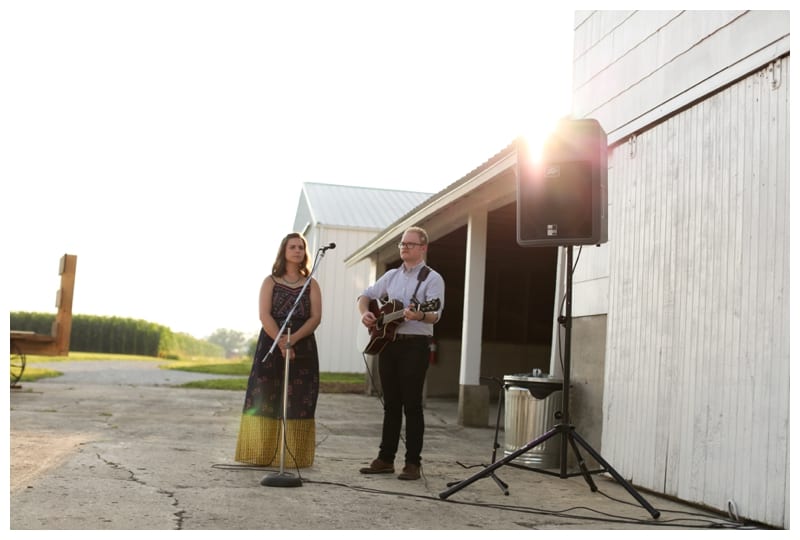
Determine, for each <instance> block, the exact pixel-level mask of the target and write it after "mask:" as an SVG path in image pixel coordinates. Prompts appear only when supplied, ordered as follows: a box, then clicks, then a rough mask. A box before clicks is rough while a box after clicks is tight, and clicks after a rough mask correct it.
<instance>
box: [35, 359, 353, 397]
mask: <svg viewBox="0 0 800 540" xmlns="http://www.w3.org/2000/svg"><path fill="white" fill-rule="evenodd" d="M26 359H27V362H28V363H37V364H38V363H45V362H65V361H81V360H125V361H131V360H135V361H143V362H159V366H158V367H159V368H161V369H174V370H178V371H190V372H193V373H210V374H212V375H234V376H236V377H234V378H225V379H209V380H206V381H194V382H190V383H185V384H182V385H180V386H181V387H183V388H207V389H212V390H241V391H244V390H246V389H247V378H248V376H249V375H250V368H251V367H252V365H253V361H252V360H251V359H247V358H237V359H232V360H226V359H223V358H206V359H202V360H198V359H192V360H165V359H163V358H155V357H152V356H136V355H127V354H107V353H82V352H70V353H69V356H38V355H32V354H29V355H26ZM59 375H62V373H61V372H59V371H55V370H50V369H43V368H33V367H26V368H25V371H24V372H23V374H22V380H23V381H35V380H38V379H43V378H46V377H58V376H59ZM319 380H320V384H325V383H344V384H353V385H358V384H363V383H364V374H363V373H320V374H319Z"/></svg>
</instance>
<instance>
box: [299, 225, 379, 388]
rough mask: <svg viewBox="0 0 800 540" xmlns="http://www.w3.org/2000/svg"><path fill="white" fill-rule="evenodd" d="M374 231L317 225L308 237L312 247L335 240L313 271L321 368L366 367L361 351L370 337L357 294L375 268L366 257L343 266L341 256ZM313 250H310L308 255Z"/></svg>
mask: <svg viewBox="0 0 800 540" xmlns="http://www.w3.org/2000/svg"><path fill="white" fill-rule="evenodd" d="M375 232H376V231H365V230H353V229H349V228H346V227H325V226H322V225H317V226H315V227H314V228H313V232H312V233H311V235H310V236H311V237H310V238H309V239H308V240H309V248H311V249H314V250H316V249H319V247H320V246H325V245H328V244H330V243H331V242H334V243H335V244H336V249H332V250H328V251H327V252H326V254H325V256H324V257H323V258H322V260H321V261H320V264H319V267H318V269H317V273H316V274H315V277H316V278H317V279H318V281H319V284H320V288H321V289H322V323H321V324H320V326H319V328H318V329H317V331H316V332H315V337H316V339H317V346H318V348H319V369H320V371H327V372H343V373H364V372H365V371H366V368H365V365H364V358H363V356H362V355H361V351H362V350H364V347H366V345H367V342H368V341H369V340H368V334H367V331H366V329H365V328H364V327H363V326H362V325H361V323H360V322H359V316H358V309H357V307H356V298H357V297H358V295H359V294H361V291H363V290H364V289H365V288H366V287H367V285H369V284H370V283H371V282H372V280H373V279H374V277H373V273H374V272H373V270H372V265H371V264H370V262H369V261H367V260H365V261H362V262H360V263H358V264H356V265H353V266H351V267H347V266H345V264H344V260H345V259H346V258H347V256H348V255H350V254H351V253H352V252H353V251H355V250H356V249H358V248H359V247H361V246H362V245H364V244H365V243H367V242H368V241H369V240H370V239H371V238H372V237H373V236H375ZM312 238H313V240H312ZM315 253H316V251H312V252H311V255H312V256H314V254H315Z"/></svg>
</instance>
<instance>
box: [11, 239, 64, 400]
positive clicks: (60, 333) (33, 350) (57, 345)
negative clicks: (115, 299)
mask: <svg viewBox="0 0 800 540" xmlns="http://www.w3.org/2000/svg"><path fill="white" fill-rule="evenodd" d="M77 263H78V257H77V256H76V255H66V254H65V255H64V256H63V257H61V261H60V262H59V266H58V273H59V274H60V275H61V287H60V288H59V289H58V293H57V294H56V308H58V312H57V313H56V320H55V321H53V326H52V328H51V330H50V334H37V333H35V332H28V331H22V330H11V348H10V351H11V387H12V388H15V387H16V386H17V383H18V382H19V380H20V379H21V378H22V374H23V372H24V371H25V355H26V354H40V355H44V356H66V355H67V354H68V353H69V338H70V333H71V332H72V293H73V291H74V290H75V269H76V267H77Z"/></svg>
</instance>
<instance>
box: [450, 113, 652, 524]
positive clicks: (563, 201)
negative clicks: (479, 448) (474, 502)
mask: <svg viewBox="0 0 800 540" xmlns="http://www.w3.org/2000/svg"><path fill="white" fill-rule="evenodd" d="M607 151H608V144H607V136H606V133H605V132H604V131H603V129H602V127H600V124H599V123H598V122H597V121H596V120H593V119H583V120H562V121H561V123H560V124H559V126H558V128H557V130H556V131H555V133H554V134H553V135H552V136H551V137H550V138H549V139H548V140H547V142H546V144H545V146H544V150H543V153H542V157H541V158H540V159H535V158H534V157H533V156H532V155H531V153H530V150H529V149H528V148H527V144H526V143H525V142H524V141H518V147H517V243H518V244H519V245H520V246H523V247H554V246H555V247H563V248H565V249H566V253H567V268H566V291H565V304H564V305H565V306H566V311H565V313H564V315H563V316H560V317H559V323H561V324H562V325H563V326H564V364H563V371H564V376H563V379H562V381H563V382H562V393H561V400H562V402H561V418H560V419H559V422H558V423H557V424H556V425H555V426H553V427H552V428H551V429H550V430H548V431H547V432H545V433H544V434H542V435H541V436H539V437H536V438H535V439H533V440H531V441H529V442H528V443H527V444H525V445H523V446H522V447H520V448H519V449H517V450H515V451H513V452H511V453H510V454H508V455H506V457H504V458H503V459H501V460H499V461H496V462H494V463H492V464H491V465H489V466H488V467H486V468H485V469H483V470H482V471H480V472H478V473H476V474H474V475H472V476H471V477H470V478H467V479H466V480H463V481H461V482H459V483H458V484H456V485H455V486H453V487H451V488H450V489H448V490H446V491H443V492H442V493H440V494H439V497H440V498H442V499H446V498H447V497H449V496H450V495H452V494H453V493H455V492H456V491H459V490H460V489H462V488H464V487H466V486H468V485H469V484H471V483H472V482H475V481H477V480H479V479H481V478H484V477H486V476H488V475H491V474H493V473H494V471H495V470H497V469H498V468H500V467H502V466H503V465H506V464H509V463H510V462H511V461H513V460H515V459H517V458H518V457H520V456H522V455H523V454H525V453H527V452H530V451H531V450H533V449H534V448H536V447H539V446H541V445H544V444H545V443H547V441H549V440H550V439H551V438H553V437H559V439H558V440H559V442H560V453H559V473H558V474H557V476H559V477H560V478H569V477H571V476H577V475H581V476H583V478H584V480H585V481H586V483H587V484H588V485H589V488H590V489H591V490H592V491H597V486H596V485H595V483H594V481H593V480H592V477H591V475H592V474H596V473H603V472H607V473H609V474H610V475H611V476H612V477H613V478H614V480H616V481H617V482H618V483H619V484H620V485H622V487H624V488H625V490H626V491H628V493H630V495H631V496H632V497H633V498H634V499H636V501H637V502H639V504H641V505H642V507H644V508H645V509H646V510H647V511H648V512H649V513H650V515H651V516H652V517H653V518H654V519H658V517H659V516H660V515H661V514H660V512H659V511H658V510H656V509H655V508H653V506H651V505H650V503H648V502H647V500H645V499H644V497H642V496H641V495H640V494H639V493H638V492H637V491H636V490H635V489H634V488H633V486H632V485H631V484H630V483H629V482H628V481H627V480H625V479H624V478H623V477H622V476H621V475H620V474H619V473H618V472H617V471H616V470H615V469H614V468H613V467H612V466H611V464H609V463H608V462H607V461H606V460H605V459H604V458H603V456H601V455H600V453H599V452H597V451H596V450H595V449H594V448H592V447H591V446H590V445H589V443H588V442H586V440H585V439H584V438H583V437H581V436H580V435H579V434H578V433H577V431H576V430H575V426H573V425H572V424H571V419H570V412H569V406H570V395H569V391H570V385H571V382H570V361H571V340H572V274H573V270H574V266H573V247H574V246H575V245H585V244H598V245H599V244H601V243H604V242H606V241H607V240H608V229H607V223H608V217H607V212H606V211H607V206H608V199H607V174H608V171H607V169H608V161H607ZM568 446H569V447H570V448H572V451H573V453H574V455H575V458H576V462H577V464H578V468H579V472H577V473H570V472H569V471H567V447H568ZM579 446H580V447H582V448H583V449H584V450H585V451H586V452H587V453H588V454H589V455H590V456H591V457H592V458H593V459H594V460H595V461H596V462H597V463H599V464H600V465H601V466H602V468H601V469H599V470H593V471H590V470H589V469H588V467H587V466H586V463H585V462H584V460H583V456H582V455H581V452H580V449H579ZM515 466H519V465H515ZM531 470H536V469H531ZM542 472H543V471H542Z"/></svg>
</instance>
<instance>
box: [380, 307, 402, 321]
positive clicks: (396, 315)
mask: <svg viewBox="0 0 800 540" xmlns="http://www.w3.org/2000/svg"><path fill="white" fill-rule="evenodd" d="M402 317H403V310H400V311H393V312H392V313H386V314H385V315H384V316H383V324H389V323H390V322H392V321H396V320H397V319H401V318H402Z"/></svg>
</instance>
